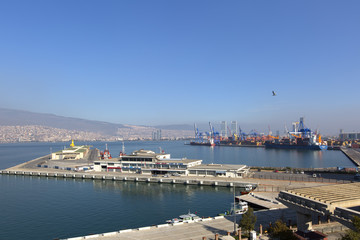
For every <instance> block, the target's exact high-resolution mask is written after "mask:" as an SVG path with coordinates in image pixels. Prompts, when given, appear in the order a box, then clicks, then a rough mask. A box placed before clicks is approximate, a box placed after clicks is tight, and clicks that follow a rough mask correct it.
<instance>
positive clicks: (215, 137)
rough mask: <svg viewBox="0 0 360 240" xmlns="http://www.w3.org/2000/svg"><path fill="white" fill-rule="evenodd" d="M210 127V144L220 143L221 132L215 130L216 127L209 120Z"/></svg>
mask: <svg viewBox="0 0 360 240" xmlns="http://www.w3.org/2000/svg"><path fill="white" fill-rule="evenodd" d="M209 127H210V144H211V145H212V144H214V145H215V144H220V134H219V132H215V130H214V127H213V126H212V125H211V122H209Z"/></svg>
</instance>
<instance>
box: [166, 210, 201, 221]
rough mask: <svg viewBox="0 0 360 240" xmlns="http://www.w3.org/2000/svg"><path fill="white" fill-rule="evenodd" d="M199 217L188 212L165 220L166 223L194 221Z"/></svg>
mask: <svg viewBox="0 0 360 240" xmlns="http://www.w3.org/2000/svg"><path fill="white" fill-rule="evenodd" d="M197 219H200V217H199V216H198V215H196V214H193V213H190V211H189V213H188V214H184V215H180V216H179V217H178V218H173V219H171V220H167V221H166V222H167V223H179V222H189V221H194V220H197Z"/></svg>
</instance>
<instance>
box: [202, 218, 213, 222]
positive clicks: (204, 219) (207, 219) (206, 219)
mask: <svg viewBox="0 0 360 240" xmlns="http://www.w3.org/2000/svg"><path fill="white" fill-rule="evenodd" d="M210 220H212V218H203V219H201V221H203V222H206V221H210Z"/></svg>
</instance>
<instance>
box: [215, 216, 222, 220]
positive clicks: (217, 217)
mask: <svg viewBox="0 0 360 240" xmlns="http://www.w3.org/2000/svg"><path fill="white" fill-rule="evenodd" d="M220 218H224V216H216V217H214V219H220Z"/></svg>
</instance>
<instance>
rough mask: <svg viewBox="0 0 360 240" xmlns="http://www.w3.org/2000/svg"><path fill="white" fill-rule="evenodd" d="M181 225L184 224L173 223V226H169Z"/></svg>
mask: <svg viewBox="0 0 360 240" xmlns="http://www.w3.org/2000/svg"><path fill="white" fill-rule="evenodd" d="M182 224H184V222H178V223H173V224H171V225H173V226H177V225H182Z"/></svg>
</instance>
